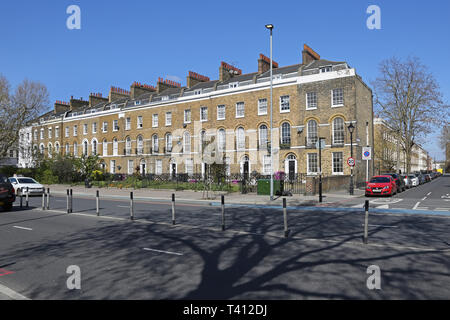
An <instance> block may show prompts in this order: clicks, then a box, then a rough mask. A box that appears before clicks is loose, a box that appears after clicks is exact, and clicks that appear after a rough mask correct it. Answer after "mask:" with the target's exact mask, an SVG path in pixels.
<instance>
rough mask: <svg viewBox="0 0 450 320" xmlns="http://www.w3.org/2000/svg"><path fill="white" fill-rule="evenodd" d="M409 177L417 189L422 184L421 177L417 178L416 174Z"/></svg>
mask: <svg viewBox="0 0 450 320" xmlns="http://www.w3.org/2000/svg"><path fill="white" fill-rule="evenodd" d="M408 177H409V180H411V186H412V187H417V186H418V185H419V184H420V180H419V177H416V176H415V175H414V174H410V175H409V176H408Z"/></svg>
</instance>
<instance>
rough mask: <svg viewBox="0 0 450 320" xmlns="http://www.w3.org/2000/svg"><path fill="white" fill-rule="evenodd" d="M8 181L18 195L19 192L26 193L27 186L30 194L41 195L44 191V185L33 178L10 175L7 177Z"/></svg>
mask: <svg viewBox="0 0 450 320" xmlns="http://www.w3.org/2000/svg"><path fill="white" fill-rule="evenodd" d="M9 182H11V184H12V185H13V187H14V189H15V190H16V194H17V195H20V194H21V193H22V194H23V195H26V194H27V188H28V192H29V194H28V195H30V196H34V195H42V193H43V192H44V186H43V185H42V184H40V183H39V182H37V181H36V180H34V179H33V178H28V177H12V178H9Z"/></svg>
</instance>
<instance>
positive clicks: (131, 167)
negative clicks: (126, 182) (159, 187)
mask: <svg viewBox="0 0 450 320" xmlns="http://www.w3.org/2000/svg"><path fill="white" fill-rule="evenodd" d="M130 164H131V166H130ZM127 173H128V174H129V175H132V174H133V173H134V160H131V159H130V160H128V161H127Z"/></svg>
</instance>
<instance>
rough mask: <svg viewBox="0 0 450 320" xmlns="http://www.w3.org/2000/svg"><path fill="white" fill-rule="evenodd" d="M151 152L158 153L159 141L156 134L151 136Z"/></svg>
mask: <svg viewBox="0 0 450 320" xmlns="http://www.w3.org/2000/svg"><path fill="white" fill-rule="evenodd" d="M152 150H153V153H158V152H159V139H158V135H157V134H154V135H153V136H152Z"/></svg>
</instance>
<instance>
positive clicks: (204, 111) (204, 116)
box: [200, 107, 208, 122]
mask: <svg viewBox="0 0 450 320" xmlns="http://www.w3.org/2000/svg"><path fill="white" fill-rule="evenodd" d="M200 121H201V122H205V121H208V107H200Z"/></svg>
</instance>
